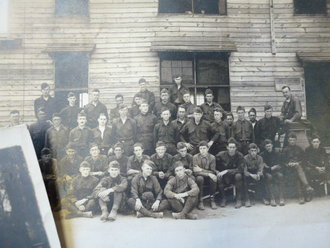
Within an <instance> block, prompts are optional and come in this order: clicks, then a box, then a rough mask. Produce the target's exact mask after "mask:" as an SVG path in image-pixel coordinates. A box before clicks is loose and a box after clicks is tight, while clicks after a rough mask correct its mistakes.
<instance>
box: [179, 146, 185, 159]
mask: <svg viewBox="0 0 330 248" xmlns="http://www.w3.org/2000/svg"><path fill="white" fill-rule="evenodd" d="M178 152H179V154H180V156H181V157H183V158H184V157H185V156H186V155H187V147H184V148H182V149H180V150H178Z"/></svg>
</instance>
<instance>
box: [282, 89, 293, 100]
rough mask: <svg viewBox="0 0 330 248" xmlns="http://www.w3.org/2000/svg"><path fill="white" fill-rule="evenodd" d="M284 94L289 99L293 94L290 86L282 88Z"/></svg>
mask: <svg viewBox="0 0 330 248" xmlns="http://www.w3.org/2000/svg"><path fill="white" fill-rule="evenodd" d="M282 94H283V96H284V97H285V98H286V99H289V98H290V96H291V91H290V90H289V88H284V89H283V90H282Z"/></svg>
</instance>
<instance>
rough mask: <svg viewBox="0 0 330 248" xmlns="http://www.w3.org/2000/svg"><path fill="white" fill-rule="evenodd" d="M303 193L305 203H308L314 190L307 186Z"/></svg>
mask: <svg viewBox="0 0 330 248" xmlns="http://www.w3.org/2000/svg"><path fill="white" fill-rule="evenodd" d="M305 192H306V201H307V202H310V201H311V200H313V194H314V189H313V188H312V187H311V186H309V185H307V186H306V189H305Z"/></svg>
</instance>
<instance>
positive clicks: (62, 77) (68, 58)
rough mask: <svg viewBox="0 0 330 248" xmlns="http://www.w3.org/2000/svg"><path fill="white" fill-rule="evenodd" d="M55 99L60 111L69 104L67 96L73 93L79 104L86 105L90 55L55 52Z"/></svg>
mask: <svg viewBox="0 0 330 248" xmlns="http://www.w3.org/2000/svg"><path fill="white" fill-rule="evenodd" d="M54 60H55V98H56V101H57V107H58V110H60V109H62V108H63V107H64V106H66V105H67V104H68V102H67V95H68V93H69V92H73V93H75V94H76V96H77V104H78V103H79V105H80V106H81V107H83V106H84V105H85V104H86V101H88V99H86V97H87V92H88V53H86V52H55V53H54Z"/></svg>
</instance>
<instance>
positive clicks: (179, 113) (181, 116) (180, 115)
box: [178, 108, 186, 119]
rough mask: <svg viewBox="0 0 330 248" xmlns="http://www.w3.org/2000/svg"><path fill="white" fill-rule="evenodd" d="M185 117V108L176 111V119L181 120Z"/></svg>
mask: <svg viewBox="0 0 330 248" xmlns="http://www.w3.org/2000/svg"><path fill="white" fill-rule="evenodd" d="M185 116H186V110H185V108H179V109H178V118H181V119H183V118H184V117H185Z"/></svg>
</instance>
